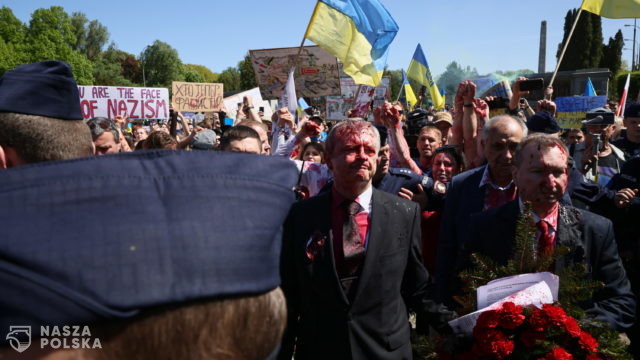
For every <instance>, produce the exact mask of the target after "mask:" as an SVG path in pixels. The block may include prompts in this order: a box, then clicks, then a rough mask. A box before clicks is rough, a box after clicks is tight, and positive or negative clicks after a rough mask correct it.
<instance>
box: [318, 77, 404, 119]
mask: <svg viewBox="0 0 640 360" xmlns="http://www.w3.org/2000/svg"><path fill="white" fill-rule="evenodd" d="M390 84H391V80H390V79H389V78H388V77H383V78H382V82H381V84H380V86H377V87H373V86H368V85H358V84H356V83H355V82H354V81H353V79H351V78H350V77H343V78H340V89H341V92H342V96H328V97H327V98H326V100H327V101H326V111H327V116H326V117H327V120H346V119H347V113H348V112H349V110H351V109H356V112H355V113H354V114H352V115H353V116H358V117H364V118H366V117H367V116H368V115H371V114H369V113H370V111H369V108H370V107H371V101H373V106H374V107H375V106H381V105H383V104H384V102H385V101H386V100H388V98H389V93H390V89H391V85H390Z"/></svg>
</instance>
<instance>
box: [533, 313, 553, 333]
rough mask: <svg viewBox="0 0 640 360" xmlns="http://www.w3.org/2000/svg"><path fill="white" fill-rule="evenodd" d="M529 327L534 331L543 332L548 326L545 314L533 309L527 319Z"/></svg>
mask: <svg viewBox="0 0 640 360" xmlns="http://www.w3.org/2000/svg"><path fill="white" fill-rule="evenodd" d="M529 325H531V327H532V328H533V329H534V330H536V331H543V330H544V329H545V328H547V327H548V326H549V318H548V316H547V313H546V312H544V311H542V310H540V309H533V312H532V313H531V317H529Z"/></svg>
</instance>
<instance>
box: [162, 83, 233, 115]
mask: <svg viewBox="0 0 640 360" xmlns="http://www.w3.org/2000/svg"><path fill="white" fill-rule="evenodd" d="M171 90H172V94H171V103H172V104H173V107H174V110H176V111H192V112H200V111H218V110H220V106H222V96H223V95H222V92H223V89H222V84H214V83H192V82H182V81H174V82H172V83H171Z"/></svg>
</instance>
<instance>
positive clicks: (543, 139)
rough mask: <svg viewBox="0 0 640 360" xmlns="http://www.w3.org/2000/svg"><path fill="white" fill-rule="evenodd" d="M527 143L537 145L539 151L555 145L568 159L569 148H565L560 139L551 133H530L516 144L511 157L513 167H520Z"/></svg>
mask: <svg viewBox="0 0 640 360" xmlns="http://www.w3.org/2000/svg"><path fill="white" fill-rule="evenodd" d="M529 144H534V145H538V148H539V150H540V151H541V152H542V151H546V150H547V149H550V148H553V147H557V148H558V149H560V151H562V152H563V153H565V154H567V161H568V159H569V150H568V149H567V146H566V145H565V144H564V142H563V141H562V139H560V138H559V137H557V136H554V135H551V134H544V133H535V134H531V136H527V137H526V138H525V139H524V140H522V141H521V142H520V143H519V144H518V147H517V148H516V153H515V155H514V158H513V165H514V166H515V167H517V168H519V167H520V164H521V163H522V153H523V152H524V149H525V148H526V147H527V146H528V145H529Z"/></svg>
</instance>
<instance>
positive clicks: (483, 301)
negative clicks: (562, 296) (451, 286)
mask: <svg viewBox="0 0 640 360" xmlns="http://www.w3.org/2000/svg"><path fill="white" fill-rule="evenodd" d="M540 281H544V282H545V283H546V284H547V285H548V286H549V289H551V294H552V295H553V300H554V301H557V300H558V287H559V286H560V278H559V277H558V276H557V275H554V274H552V273H550V272H539V273H530V274H520V275H515V276H509V277H504V278H501V279H496V280H493V281H490V282H488V283H487V285H484V286H480V287H479V288H478V292H477V296H478V309H483V308H486V307H487V306H489V305H491V304H493V303H495V302H496V301H498V300H500V299H503V298H505V297H507V296H509V295H511V294H515V293H517V292H518V291H520V290H523V289H526V288H528V287H529V286H531V285H534V284H536V283H538V282H540Z"/></svg>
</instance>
